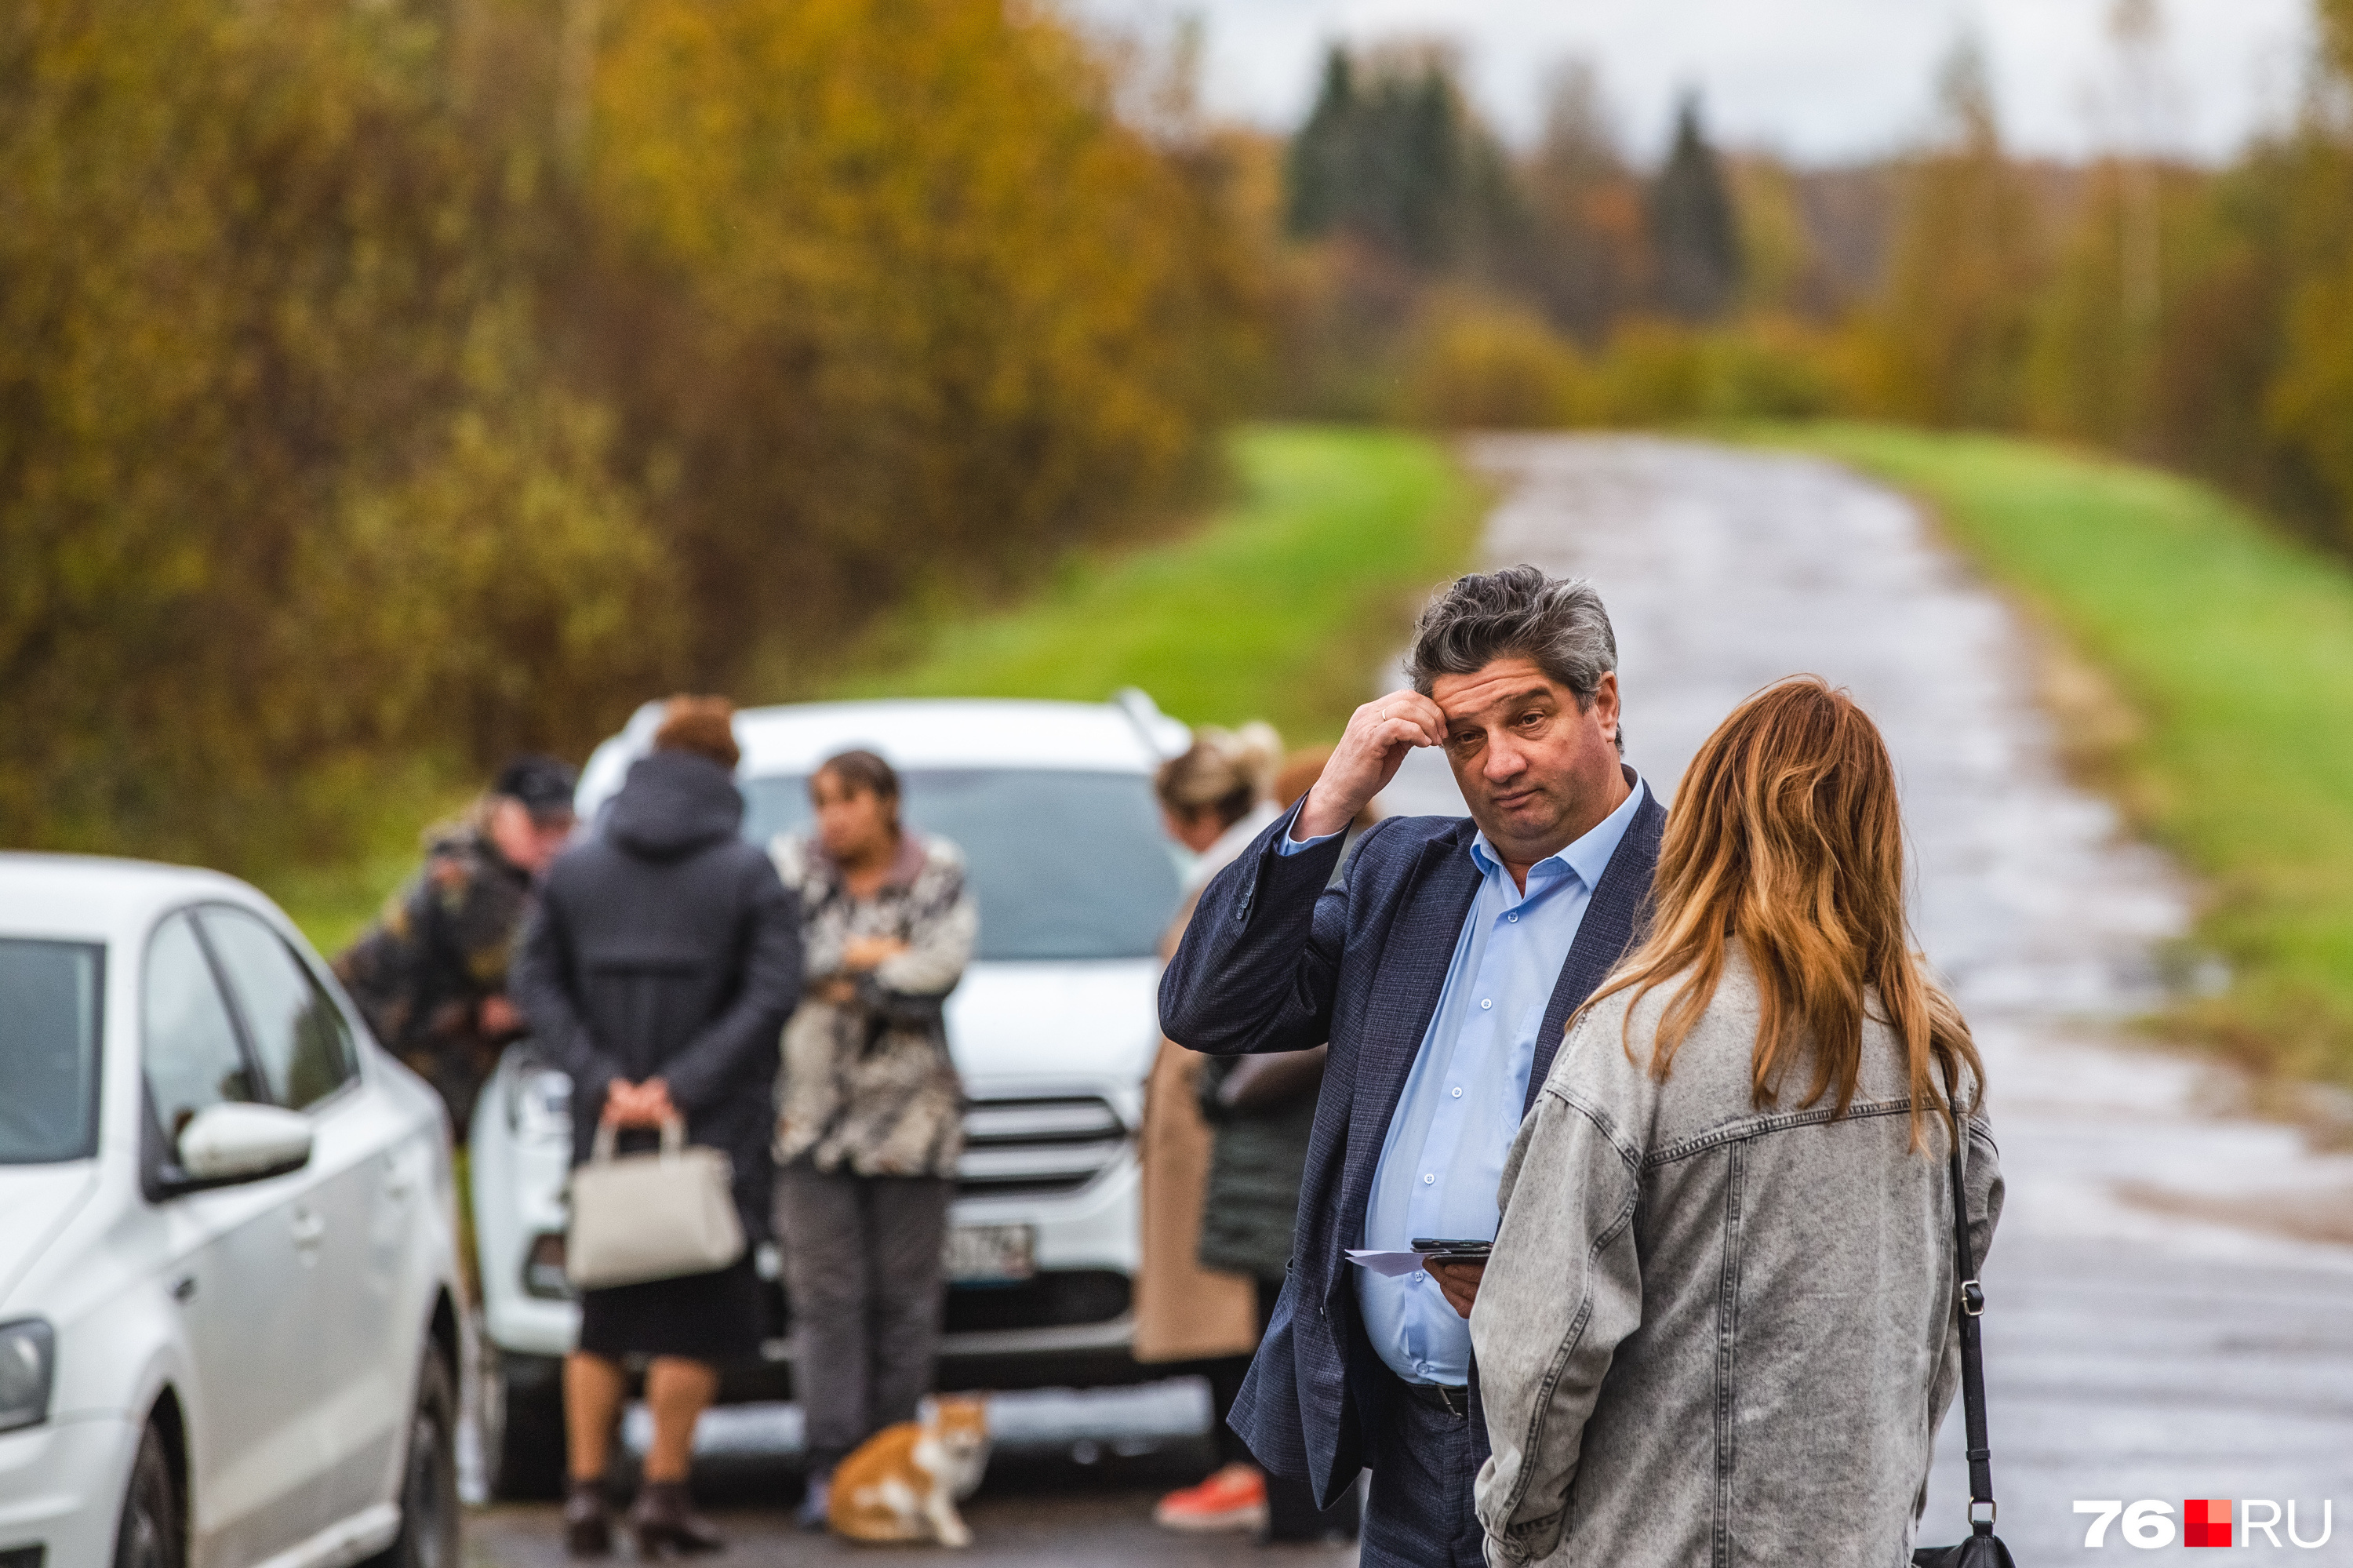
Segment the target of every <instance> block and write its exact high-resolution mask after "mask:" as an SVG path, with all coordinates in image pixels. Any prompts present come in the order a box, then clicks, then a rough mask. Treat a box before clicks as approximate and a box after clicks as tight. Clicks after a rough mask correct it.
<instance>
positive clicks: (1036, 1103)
mask: <svg viewBox="0 0 2353 1568" xmlns="http://www.w3.org/2000/svg"><path fill="white" fill-rule="evenodd" d="M659 716H660V715H659V708H658V707H655V706H650V705H649V707H647V708H645V709H642V710H640V711H639V712H638V715H636V716H635V717H634V718H633V719H631V721H630V723H629V726H628V728H627V729H625V730H624V731H623V732H622V733H621V734H620V735H619V736H615V737H614V738H613V739H611V740H609V741H607V742H606V743H605V745H603V746H602V747H598V748H597V751H596V755H595V756H594V757H593V758H590V759H589V763H588V767H587V768H586V771H585V772H584V773H583V774H582V776H581V780H580V792H579V804H580V812H581V817H582V820H583V821H587V822H590V823H592V824H593V823H594V822H595V821H596V813H597V810H598V809H599V808H600V807H601V806H602V805H603V804H604V803H605V802H606V801H607V800H610V799H611V797H612V795H613V793H614V792H615V791H616V790H617V789H619V787H620V783H621V779H622V776H623V775H624V774H625V773H626V772H627V771H628V765H629V763H631V762H632V761H634V760H636V758H638V757H640V756H643V755H644V754H645V752H646V750H647V748H648V747H649V745H650V742H651V738H652V732H653V728H654V726H655V725H656V724H657V723H658V722H659ZM735 735H736V739H737V741H738V742H739V744H740V745H741V746H742V747H743V752H744V760H743V763H742V766H741V767H740V768H738V770H737V782H738V784H739V785H741V787H742V789H743V790H744V798H745V800H746V803H747V807H748V810H747V811H746V814H745V818H744V836H745V837H746V838H748V839H750V840H751V841H752V842H755V843H759V844H764V845H765V843H766V842H768V841H769V840H770V839H771V838H772V837H773V836H774V835H775V834H776V833H777V832H798V831H805V830H806V828H807V824H808V775H809V772H810V770H811V769H812V768H815V767H816V766H817V765H818V763H820V762H822V761H824V760H825V758H828V757H830V756H832V755H834V754H835V753H837V752H840V751H843V750H847V749H849V748H850V747H867V748H869V749H871V750H873V751H876V752H879V753H881V755H882V756H883V757H885V758H889V759H890V761H891V763H892V766H893V767H895V768H897V769H898V770H899V773H900V776H901V779H902V781H903V786H904V790H905V800H904V811H905V818H906V821H908V823H909V824H910V826H912V827H913V828H915V829H917V830H918V831H921V832H930V833H936V834H940V835H943V836H944V837H946V838H948V839H950V840H952V841H954V842H955V843H956V844H957V845H958V846H959V847H961V848H962V849H963V851H964V853H965V861H966V864H967V866H968V868H969V874H970V877H971V883H972V887H973V890H974V893H975V895H976V897H977V899H978V901H979V905H980V938H979V946H978V948H977V950H976V955H975V959H974V961H973V964H972V966H971V967H970V968H969V969H966V970H965V977H964V981H963V983H962V984H961V985H959V986H958V987H957V988H956V990H955V994H954V995H953V996H951V997H950V998H949V999H948V1005H947V1026H948V1044H949V1048H950V1050H951V1052H952V1053H953V1054H954V1055H955V1063H956V1067H957V1069H958V1071H959V1072H960V1073H961V1075H963V1078H964V1083H965V1092H966V1093H967V1095H968V1096H969V1097H970V1109H969V1110H968V1112H967V1113H966V1117H965V1133H966V1140H967V1148H966V1150H965V1156H964V1161H963V1165H962V1167H961V1183H960V1192H959V1195H958V1197H957V1200H956V1203H955V1210H954V1212H953V1213H952V1216H951V1221H952V1224H951V1232H950V1237H949V1251H948V1265H949V1275H950V1286H949V1292H948V1301H947V1321H946V1327H947V1335H946V1339H945V1341H944V1346H943V1353H944V1357H945V1358H946V1361H947V1363H948V1364H947V1366H946V1368H945V1369H944V1375H945V1376H946V1377H947V1378H949V1379H952V1380H954V1379H963V1380H967V1381H970V1382H974V1383H980V1382H985V1383H989V1384H992V1385H994V1386H997V1387H1008V1386H1017V1385H1020V1384H1023V1383H1030V1384H1036V1383H1087V1382H1104V1381H1113V1380H1116V1379H1119V1378H1122V1377H1126V1376H1132V1375H1133V1368H1134V1362H1133V1361H1132V1360H1131V1359H1130V1358H1129V1356H1128V1353H1127V1347H1128V1343H1129V1340H1130V1337H1131V1332H1132V1327H1133V1321H1134V1319H1133V1315H1132V1313H1131V1311H1130V1305H1129V1303H1130V1296H1131V1287H1132V1281H1133V1278H1134V1273H1135V1267H1136V1263H1137V1255H1138V1252H1137V1238H1136V1189H1137V1171H1136V1164H1135V1154H1134V1129H1135V1128H1136V1126H1137V1123H1138V1121H1139V1119H1140V1118H1141V1116H1142V1114H1143V1097H1144V1078H1145V1074H1146V1072H1147V1071H1148V1070H1149V1069H1150V1067H1151V1064H1152V1055H1153V1052H1154V1050H1155V1048H1156V1046H1157V1045H1158V1044H1159V1039H1160V1028H1159V1022H1158V1017H1159V1009H1158V1005H1157V1001H1156V996H1155V992H1156V990H1157V987H1158V983H1159V975H1160V964H1159V960H1158V958H1157V956H1156V948H1157V943H1158V938H1159V936H1160V933H1161V930H1162V928H1163V927H1164V926H1165V925H1166V922H1167V920H1168V917H1169V916H1170V915H1171V914H1172V913H1173V912H1174V910H1175V907H1176V898H1177V888H1178V864H1177V860H1176V854H1175V853H1174V851H1173V846H1171V845H1170V843H1169V842H1168V841H1167V839H1166V837H1165V836H1164V835H1163V833H1162V832H1161V828H1160V819H1159V812H1158V809H1157V807H1156V806H1155V802H1154V800H1153V796H1152V773H1153V770H1154V769H1155V768H1156V767H1157V766H1158V765H1159V763H1160V761H1161V760H1162V758H1164V757H1166V756H1167V755H1168V754H1170V753H1171V752H1172V751H1174V750H1176V749H1180V748H1181V747H1183V746H1184V745H1185V744H1186V739H1187V735H1186V731H1185V729H1184V726H1181V725H1177V724H1175V723H1174V722H1173V721H1171V720H1168V719H1166V718H1164V717H1163V716H1161V715H1160V714H1159V712H1158V710H1156V709H1155V708H1154V707H1153V706H1152V705H1151V703H1150V701H1149V699H1147V698H1145V697H1144V696H1143V694H1140V693H1128V694H1123V698H1122V700H1121V701H1119V702H1117V703H1113V704H1080V703H1043V702H998V701H957V702H921V701H907V702H871V703H812V704H807V705H799V706H793V707H774V708H754V709H748V710H745V711H744V712H743V713H740V714H738V715H736V718H735ZM592 831H593V829H592ZM569 1095H570V1084H569V1083H568V1081H567V1080H565V1077H564V1076H563V1075H562V1074H560V1073H558V1072H556V1071H554V1069H552V1068H550V1067H548V1066H545V1065H542V1064H539V1063H537V1062H535V1061H534V1060H533V1058H532V1056H531V1055H530V1053H529V1048H528V1044H525V1045H523V1046H520V1047H518V1048H516V1049H515V1050H513V1051H510V1052H509V1053H508V1054H507V1057H506V1059H505V1060H504V1061H503V1062H502V1063H501V1065H500V1068H499V1072H498V1075H497V1076H496V1077H495V1078H494V1079H493V1080H492V1082H491V1086H489V1088H488V1089H487V1090H486V1091H485V1092H484V1093H483V1095H482V1097H481V1098H480V1102H479V1103H478V1105H477V1107H476V1109H475V1114H474V1126H473V1134H472V1150H473V1153H472V1164H473V1190H474V1225H475V1234H476V1236H477V1237H478V1247H479V1256H480V1265H481V1269H480V1272H481V1280H482V1328H483V1337H484V1339H485V1340H486V1341H487V1348H488V1349H489V1351H491V1354H492V1357H493V1361H492V1366H491V1369H490V1370H491V1371H492V1372H494V1373H495V1375H486V1377H485V1379H484V1385H483V1401H482V1403H483V1408H484V1413H485V1422H484V1425H485V1430H484V1434H483V1436H484V1447H485V1451H486V1457H487V1459H488V1462H489V1468H490V1474H491V1484H492V1487H493V1489H496V1490H498V1491H500V1492H501V1493H503V1494H508V1495H518V1494H530V1493H534V1492H543V1491H545V1490H547V1489H551V1488H552V1487H553V1486H554V1484H555V1483H556V1480H557V1472H556V1466H557V1465H558V1464H559V1463H560V1462H561V1458H562V1453H563V1442H562V1432H561V1424H560V1414H559V1411H560V1406H559V1404H558V1394H557V1379H556V1372H557V1364H556V1361H555V1358H557V1357H560V1356H562V1355H563V1354H564V1353H565V1351H567V1350H568V1349H569V1348H570V1347H571V1345H572V1340H573V1334H574V1330H575V1327H576V1325H577V1322H578V1311H577V1308H575V1306H574V1304H573V1301H572V1299H571V1296H570V1292H569V1290H568V1289H567V1287H566V1286H565V1277H564V1253H563V1247H564V1225H565V1209H564V1182H565V1174H566V1171H567V1169H568V1167H569V1165H570V1162H571V1147H572V1146H571V1134H570V1129H569V1125H568V1122H567V1120H566V1117H567V1109H566V1107H567V1106H568V1103H569ZM762 1262H763V1266H764V1267H763V1272H764V1273H765V1274H766V1275H767V1276H768V1277H769V1279H770V1281H771V1287H772V1288H771V1302H772V1308H773V1310H774V1314H775V1321H774V1322H773V1323H772V1325H771V1332H770V1335H769V1338H768V1342H767V1347H766V1351H765V1362H764V1364H763V1365H762V1366H760V1367H752V1368H733V1369H728V1371H727V1372H726V1374H725V1383H724V1385H723V1386H724V1388H725V1391H726V1394H727V1396H728V1397H731V1398H735V1399H756V1398H764V1397H781V1396H782V1395H783V1394H784V1393H785V1392H786V1390H787V1389H788V1388H789V1383H790V1379H789V1370H788V1368H787V1367H786V1354H787V1351H786V1333H785V1328H786V1318H787V1315H788V1310H789V1308H788V1306H787V1304H786V1303H785V1302H784V1300H783V1298H782V1296H781V1293H780V1292H777V1291H776V1290H775V1289H774V1288H773V1285H774V1279H775V1274H776V1269H775V1260H774V1257H773V1255H769V1256H765V1257H764V1258H763V1260H762ZM0 1568H5V1565H0Z"/></svg>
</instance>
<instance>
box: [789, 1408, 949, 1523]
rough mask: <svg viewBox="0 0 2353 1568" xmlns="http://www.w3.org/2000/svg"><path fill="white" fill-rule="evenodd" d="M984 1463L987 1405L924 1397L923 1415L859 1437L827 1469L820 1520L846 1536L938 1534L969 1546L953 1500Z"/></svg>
mask: <svg viewBox="0 0 2353 1568" xmlns="http://www.w3.org/2000/svg"><path fill="white" fill-rule="evenodd" d="M987 1467H988V1406H987V1404H984V1403H982V1402H981V1401H979V1400H977V1399H955V1398H949V1399H926V1400H924V1401H923V1410H922V1414H921V1415H920V1416H919V1417H918V1418H917V1419H916V1420H913V1421H902V1422H901V1423H899V1424H898V1425H896V1426H885V1427H884V1428H882V1430H881V1431H880V1432H877V1433H876V1434H874V1436H871V1437H869V1438H868V1439H867V1440H866V1441H865V1442H863V1443H860V1445H859V1446H858V1447H857V1448H856V1449H855V1450H854V1451H853V1452H852V1453H851V1454H850V1456H849V1457H848V1458H847V1459H844V1460H843V1461H842V1462H841V1463H840V1465H839V1467H836V1468H835V1470H834V1472H833V1490H832V1493H831V1495H830V1496H829V1497H828V1499H827V1502H826V1523H827V1524H828V1525H829V1526H831V1527H832V1530H833V1532H834V1533H835V1534H836V1535H846V1536H848V1537H849V1539H850V1540H852V1541H936V1542H939V1543H940V1544H941V1545H942V1546H970V1545H971V1544H972V1530H971V1528H970V1527H969V1526H967V1525H966V1524H965V1521H964V1516H963V1515H962V1514H959V1513H958V1512H956V1506H955V1505H956V1502H957V1500H958V1499H963V1498H968V1497H970V1496H972V1494H973V1490H974V1489H975V1488H976V1487H978V1486H979V1485H980V1473H981V1472H982V1471H983V1470H985V1469H987Z"/></svg>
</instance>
